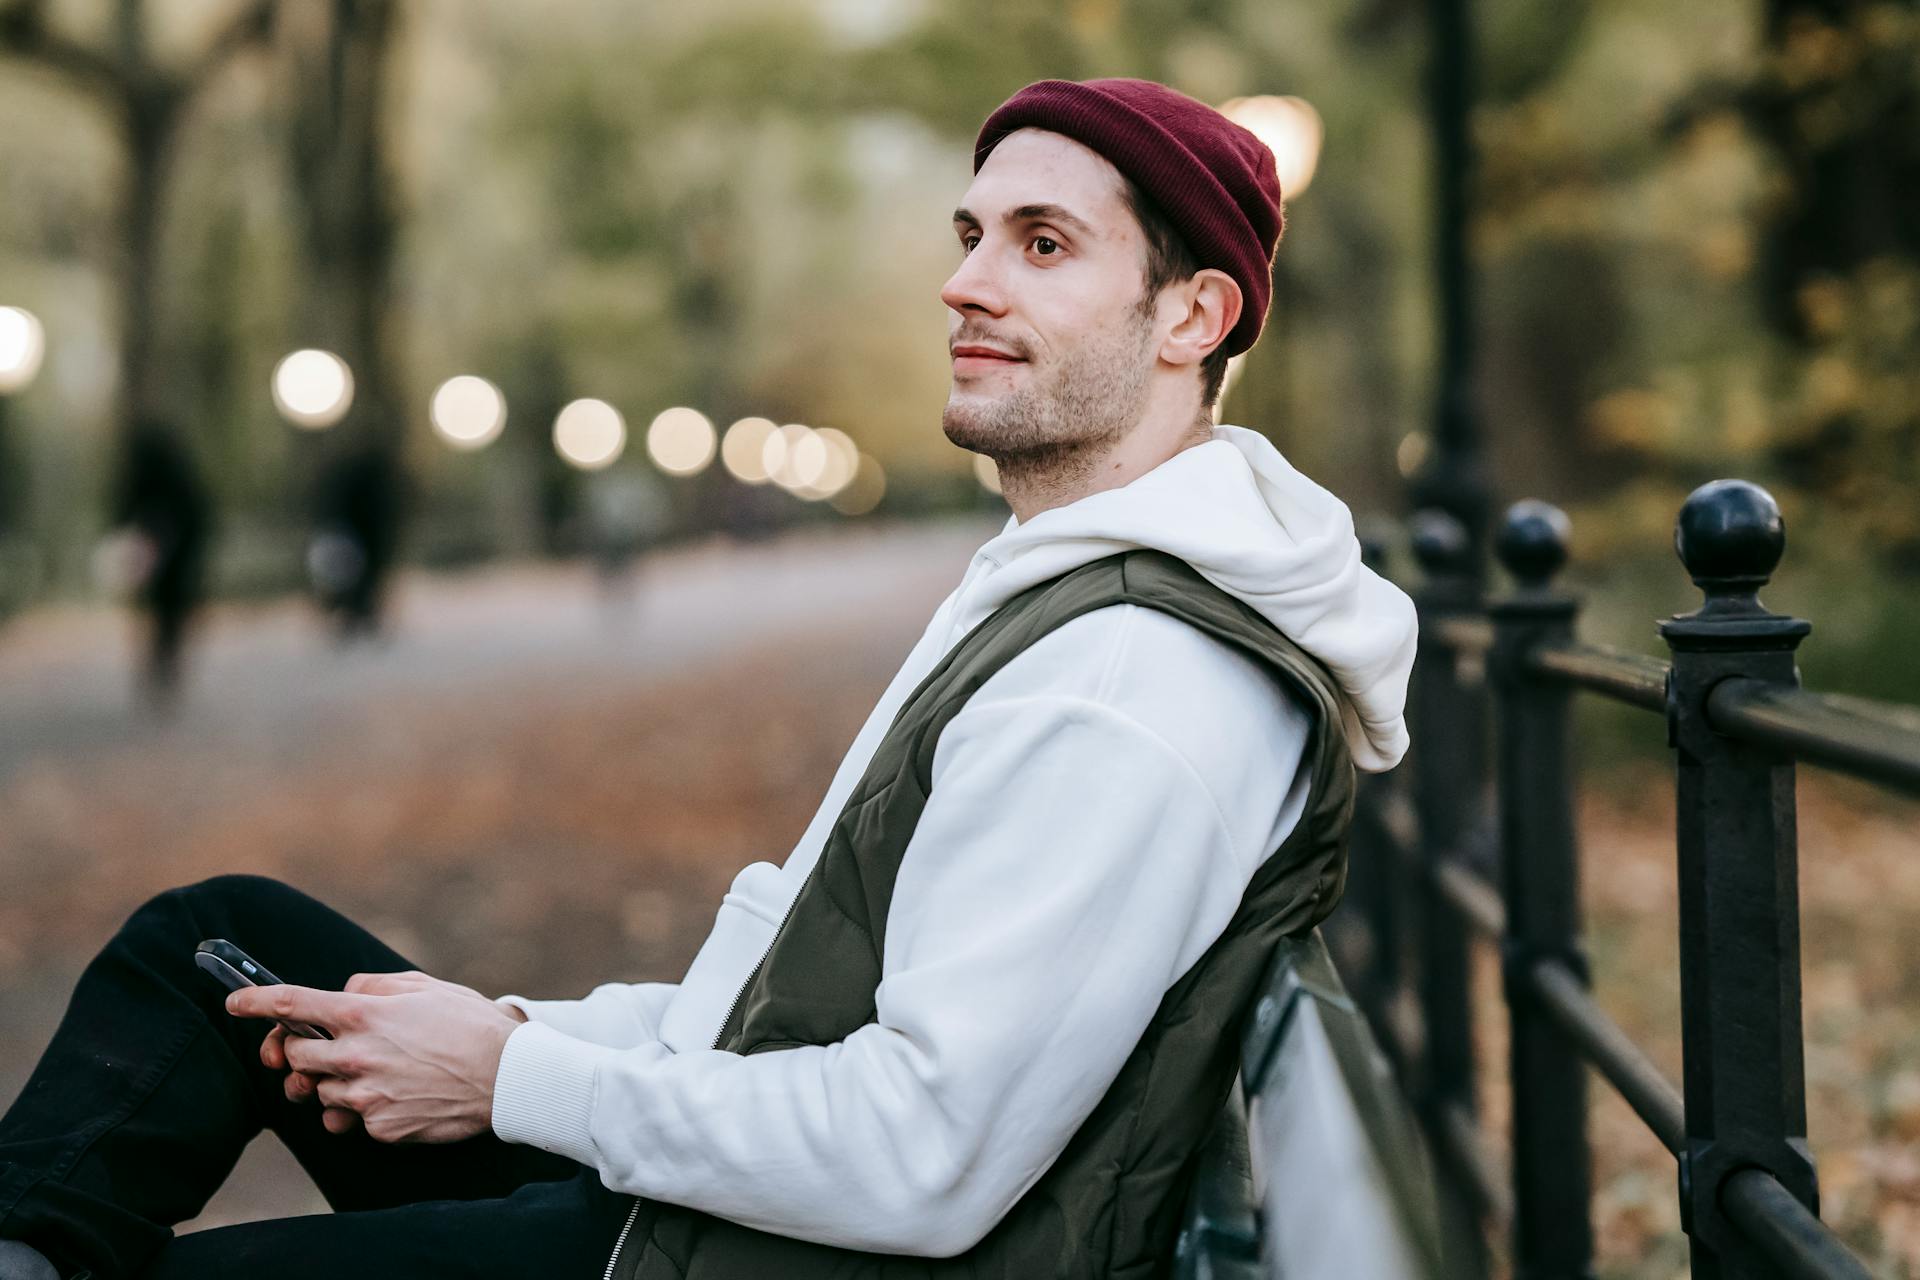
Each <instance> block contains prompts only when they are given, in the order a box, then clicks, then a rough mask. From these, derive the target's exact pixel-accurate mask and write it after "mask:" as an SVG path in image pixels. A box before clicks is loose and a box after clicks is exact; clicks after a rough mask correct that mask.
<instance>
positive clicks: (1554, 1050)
mask: <svg viewBox="0 0 1920 1280" xmlns="http://www.w3.org/2000/svg"><path fill="white" fill-rule="evenodd" d="M1412 533H1413V549H1414V554H1415V557H1416V558H1417V559H1418V561H1419V563H1420V565H1421V568H1422V570H1423V572H1424V575H1425V582H1424V585H1423V586H1422V587H1421V588H1420V589H1419V590H1418V591H1417V593H1416V599H1417V601H1418V604H1419V607H1420V614H1421V641H1420V644H1421V648H1420V654H1419V658H1418V660H1417V662H1416V665H1415V672H1414V685H1413V688H1412V690H1411V691H1410V709H1409V723H1410V725H1411V726H1412V733H1413V739H1414V747H1413V751H1412V754H1411V756H1410V759H1409V761H1408V767H1406V768H1402V769H1400V770H1396V771H1395V772H1394V773H1392V774H1388V775H1383V776H1381V777H1376V778H1368V779H1366V780H1365V781H1366V784H1367V785H1366V786H1364V787H1363V791H1362V797H1361V804H1360V809H1359V811H1358V813H1357V815H1356V824H1355V831H1354V840H1355V847H1354V866H1355V875H1354V878H1353V881H1352V882H1351V883H1350V885H1349V889H1348V901H1349V906H1348V907H1346V908H1345V909H1343V911H1342V913H1341V915H1342V916H1344V917H1346V918H1347V919H1346V921H1345V924H1346V929H1345V932H1344V936H1343V935H1342V934H1340V933H1336V934H1335V936H1334V938H1333V941H1334V943H1335V952H1336V955H1338V956H1339V957H1340V959H1341V961H1342V965H1343V969H1344V971H1345V973H1346V976H1347V978H1348V984H1349V986H1350V988H1351V989H1352V990H1353V991H1354V993H1355V995H1356V997H1357V998H1358V999H1359V1001H1360V1003H1361V1004H1362V1006H1363V1007H1364V1008H1365V1009H1366V1010H1367V1012H1368V1015H1369V1017H1370V1019H1371V1021H1372V1022H1373V1024H1374V1026H1375V1028H1376V1032H1377V1033H1378V1036H1379V1039H1380V1041H1381V1042H1382V1044H1383V1045H1384V1046H1386V1049H1387V1052H1388V1054H1389V1056H1390V1057H1392V1058H1393V1059H1394V1061H1395V1065H1396V1068H1397V1069H1398V1072H1399V1075H1400V1078H1401V1080H1402V1081H1403V1083H1404V1084H1405V1086H1406V1087H1407V1089H1408V1091H1409V1093H1410V1095H1411V1096H1412V1098H1413V1101H1414V1105H1415V1108H1416V1111H1417V1113H1418V1114H1419V1116H1420V1118H1421V1123H1422V1127H1423V1128H1424V1130H1425V1132H1426V1134H1427V1137H1428V1141H1429V1143H1430V1145H1431V1147H1432V1149H1433V1152H1434V1155H1435V1163H1436V1165H1437V1167H1438V1171H1439V1177H1440V1181H1441V1184H1442V1192H1443V1197H1444V1199H1445V1201H1446V1202H1447V1207H1448V1209H1449V1213H1448V1216H1449V1219H1450V1222H1451V1227H1452V1230H1451V1231H1450V1232H1449V1233H1448V1240H1449V1243H1448V1248H1449V1251H1450V1254H1451V1256H1450V1258H1449V1261H1448V1274H1449V1275H1459V1276H1473V1275H1480V1274H1484V1273H1485V1271H1486V1269H1487V1265H1488V1264H1487V1255H1486V1249H1487V1241H1488V1240H1489V1238H1504V1239H1506V1240H1507V1241H1508V1245H1509V1249H1510V1252H1511V1256H1512V1263H1513V1270H1514V1273H1515V1274H1516V1275H1519V1276H1525V1277H1529V1278H1530V1280H1549V1278H1559V1277H1566V1278H1568V1280H1572V1278H1575V1277H1583V1276H1588V1275H1590V1274H1591V1258H1592V1231H1591V1225H1590V1213H1589V1203H1590V1195H1591V1187H1590V1185H1589V1176H1590V1173H1589V1153H1588V1147H1587V1098H1586V1089H1587V1072H1588V1070H1589V1068H1591V1069H1592V1070H1593V1071H1595V1072H1597V1073H1598V1074H1599V1076H1600V1077H1601V1079H1602V1080H1604V1081H1605V1082H1606V1083H1607V1084H1609V1085H1610V1086H1612V1087H1613V1088H1614V1089H1616V1090H1618V1091H1619V1093H1620V1094H1621V1096H1622V1097H1624V1098H1625V1100H1626V1101H1627V1103H1628V1104H1629V1105H1631V1107H1632V1108H1633V1110H1634V1111H1635V1112H1636V1113H1637V1114H1638V1115H1639V1117H1640V1118H1641V1120H1643V1121H1644V1122H1645V1123H1646V1125H1647V1126H1648V1128H1649V1129H1651V1130H1652V1132H1653V1133H1654V1135H1655V1136H1656V1137H1657V1138H1658V1139H1659V1140H1660V1141H1661V1142H1662V1143H1663V1144H1664V1145H1665V1146H1666V1147H1667V1149H1668V1150H1670V1151H1671V1152H1673V1154H1674V1156H1675V1157H1676V1160H1677V1163H1678V1169H1677V1176H1678V1194H1679V1198H1680V1205H1681V1222H1682V1226H1683V1227H1684V1229H1685V1230H1686V1232H1687V1235H1688V1237H1689V1241H1690V1244H1691V1250H1692V1264H1693V1268H1692V1269H1693V1274H1694V1275H1695V1276H1698V1277H1712V1278H1714V1280H1720V1278H1723V1277H1724V1278H1727V1280H1731V1278H1732V1277H1775V1276H1788V1277H1802V1276H1808V1277H1812V1276H1818V1277H1836V1276H1845V1277H1865V1276H1866V1275H1867V1274H1868V1273H1867V1271H1866V1269H1865V1267H1864V1266H1863V1265H1862V1264H1861V1263H1860V1262H1859V1261H1858V1260H1857V1259H1856V1258H1855V1257H1854V1256H1853V1255H1852V1254H1851V1253H1849V1252H1848V1251H1847V1250H1846V1249H1845V1248H1844V1247H1843V1246H1842V1245H1841V1244H1840V1243H1839V1242H1838V1241H1837V1240H1836V1239H1835V1237H1834V1236H1833V1234H1832V1233H1831V1232H1830V1231H1829V1230H1828V1229H1827V1227H1826V1226H1825V1225H1824V1224H1822V1223H1821V1222H1820V1220H1819V1216H1818V1215H1819V1193H1818V1184H1817V1181H1816V1178H1815V1172H1814V1162H1813V1159H1812V1155H1811V1153H1810V1151H1809V1148H1808V1145H1807V1134H1806V1127H1807V1125H1806V1101H1805V1081H1804V1072H1803V1064H1802V1037H1801V1020H1800V941H1799V932H1800V930H1799V919H1800V915H1799V901H1798V871H1797V865H1796V860H1797V854H1796V844H1795V841H1796V823H1795V810H1794V767H1795V763H1796V761H1800V760H1804V761H1807V762H1809V763H1817V764H1820V765H1824V766H1827V767H1829V768H1832V769H1836V770H1839V771H1841V772H1845V773H1848V774H1851V775H1853V776H1856V777H1859V778H1864V779H1868V780H1871V781H1873V782H1875V783H1877V784H1880V785H1881V786H1883V787H1886V788H1890V789H1893V790H1897V791H1902V792H1905V793H1908V794H1920V732H1916V731H1915V730H1914V729H1913V728H1912V727H1911V723H1910V722H1909V723H1906V724H1903V723H1900V721H1899V717H1898V716H1897V715H1895V714H1893V713H1892V709H1889V708H1884V707H1876V706H1875V705H1874V704H1870V703H1864V702H1862V701H1860V700H1857V699H1836V698H1832V697H1823V696H1821V695H1819V694H1815V693H1810V692H1807V691H1806V690H1803V689H1802V688H1800V685H1799V674H1798V671H1797V669H1796V667H1795V665H1794V652H1795V649H1796V646H1798V644H1799V643H1800V641H1801V639H1802V638H1804V637H1805V636H1806V635H1807V633H1808V631H1809V625H1808V623H1806V622H1804V621H1802V620H1800V619H1797V618H1791V617H1785V616H1781V615H1778V614H1774V613H1772V612H1770V611H1769V610H1768V609H1767V608H1766V607H1765V606H1764V605H1762V604H1761V602H1760V600H1759V598H1758V591H1759V589H1760V588H1761V587H1762V586H1763V585H1764V584H1765V583H1766V582H1767V580H1768V578H1769V576H1770V575H1771V574H1772V572H1773V570H1774V568H1775V566H1776V565H1777V564H1778V563H1779V560H1780V556H1781V554H1782V552H1783V551H1784V549H1785V537H1784V531H1783V528H1782V524H1781V520H1780V514H1779V510H1778V508H1777V507H1776V506H1775V504H1774V502H1773V499H1772V498H1771V497H1770V496H1769V495H1768V494H1767V493H1766V492H1765V491H1764V490H1762V489H1761V488H1759V487H1758V486H1756V485H1752V484H1748V483H1746V482H1743V481H1738V480H1721V481H1716V482H1714V483H1712V484H1709V485H1705V486H1703V487H1702V488H1700V489H1698V490H1696V491H1695V492H1694V493H1693V495H1692V496H1691V497H1690V498H1688V500H1687V502H1686V505H1685V506H1684V507H1683V508H1682V510H1681V512H1680V517H1679V522H1678V526H1677V529H1676V532H1675V545H1676V548H1677V550H1678V551H1679V554H1680V558H1681V560H1682V562H1683V563H1684V564H1685V565H1686V569H1687V572H1688V573H1689V575H1691V577H1692V579H1693V581H1694V583H1695V584H1696V585H1697V586H1698V587H1699V588H1700V589H1701V591H1702V592H1703V593H1704V594H1705V602H1704V604H1703V605H1702V607H1701V608H1700V609H1698V610H1697V611H1695V612H1693V613H1689V614H1683V615H1681V616H1678V617H1674V618H1670V619H1668V620H1666V621H1665V622H1663V623H1661V624H1660V633H1661V635H1662V636H1663V637H1664V638H1665V640H1666V642H1667V646H1668V648H1669V650H1670V660H1669V661H1661V660H1659V659H1657V658H1653V657H1649V656H1643V655H1638V654H1631V653H1623V652H1619V651H1615V650H1612V649H1607V648H1604V647H1601V646H1597V645H1591V644H1584V643H1582V642H1580V641H1579V639H1578V638H1577V629H1576V619H1577V614H1578V605H1577V604H1576V602H1575V601H1574V600H1573V599H1572V598H1571V597H1569V596H1567V595H1565V594H1562V593H1561V592H1559V591H1558V590H1556V588H1555V586H1554V581H1553V579H1554V575H1555V574H1556V572H1557V571H1558V570H1559V568H1560V567H1561V565H1562V564H1563V562H1564V561H1565V558H1566V540H1567V521H1566V517H1565V516H1564V515H1562V514H1561V513H1560V512H1559V511H1558V510H1556V509H1555V508H1553V507H1550V506H1547V505H1546V504H1544V503H1539V502H1522V503H1519V504H1516V505H1515V506H1514V507H1513V508H1512V509H1511V510H1509V511H1508V513H1507V515H1506V519H1505V522H1504V524H1503V526H1502V528H1501V529H1500V531H1499V534H1498V540H1497V546H1496V549H1497V553H1498V556H1499V558H1500V560H1501V562H1502V564H1503V565H1504V566H1505V568H1506V569H1507V571H1508V573H1509V574H1510V575H1511V576H1512V578H1513V580H1514V583H1515V586H1514V588H1513V589H1512V591H1511V592H1510V593H1508V594H1507V595H1505V596H1503V597H1501V598H1498V599H1495V600H1493V601H1491V602H1486V601H1483V600H1481V599H1480V598H1479V593H1478V591H1477V589H1476V588H1475V586H1474V585H1473V584H1474V582H1475V575H1474V573H1473V567H1474V566H1473V565H1472V563H1471V558H1470V556H1471V553H1470V551H1469V546H1468V540H1467V538H1466V536H1465V534H1464V532H1463V531H1462V530H1461V528H1460V527H1459V526H1458V525H1457V524H1456V523H1455V522H1454V521H1453V520H1452V519H1451V518H1450V517H1447V516H1443V515H1438V514H1433V513H1429V514H1425V515H1423V516H1421V517H1419V518H1417V519H1416V521H1415V522H1414V527H1413V530H1412ZM1581 690H1584V691H1587V692H1591V693H1597V694H1599V695H1601V696H1602V697H1606V698H1611V699H1615V700H1617V701H1620V702H1624V703H1627V704H1629V705H1631V706H1636V707H1641V708H1644V709H1646V710H1648V711H1652V712H1654V713H1656V714H1658V715H1660V716H1661V717H1662V718H1663V719H1664V720H1665V722H1666V738H1667V744H1668V746H1669V747H1670V748H1672V750H1673V751H1674V755H1675V763H1676V788H1677V795H1676V798H1677V833H1676V852H1677V860H1678V885H1679V928H1680V951H1679V955H1680V995H1681V1008H1682V1019H1683V1026H1682V1029H1681V1042H1682V1053H1683V1058H1684V1068H1683V1081H1682V1086H1681V1087H1680V1088H1677V1089H1676V1088H1675V1087H1674V1086H1673V1085H1672V1084H1671V1083H1669V1081H1668V1080H1667V1079H1666V1078H1665V1076H1664V1075H1663V1074H1662V1073H1661V1071H1660V1070H1659V1069H1658V1068H1657V1067H1656V1066H1655V1065H1654V1064H1653V1063H1652V1062H1651V1061H1650V1060H1649V1059H1648V1058H1647V1057H1646V1055H1645V1054H1644V1053H1643V1052H1642V1051H1641V1050H1640V1049H1639V1048H1638V1047H1637V1046H1636V1045H1635V1044H1634V1043H1633V1041H1632V1040H1630V1039H1629V1038H1628V1037H1627V1035H1626V1034H1625V1033H1624V1032H1623V1031H1622V1030H1621V1028H1620V1027H1619V1026H1618V1025H1617V1024H1616V1023H1615V1022H1614V1021H1613V1020H1612V1019H1611V1018H1609V1017H1608V1015H1607V1014H1606V1013H1605V1012H1604V1011H1603V1010H1602V1009H1601V1008H1600V1007H1599V1005H1598V1004H1596V1003H1595V1001H1594V1000H1593V998H1592V996H1591V995H1590V994H1589V991H1588V976H1587V967H1586V960H1585V957H1584V954H1583V951H1582V946H1581V940H1580V938H1581V929H1580V909H1579V895H1578V878H1579V877H1578V871H1579V851H1578V845H1577V842H1576V839H1575V824H1574V786H1575V778H1574V771H1573V768H1572V760H1571V757H1570V754H1569V742H1568V738H1569V716H1568V712H1569V704H1570V701H1571V696H1572V695H1573V693H1575V692H1576V691H1581ZM1476 939H1482V940H1485V941H1486V942H1489V943H1491V944H1492V945H1494V946H1496V947H1497V948H1498V949H1499V956H1500V961H1501V968H1502V974H1503V989H1504V993H1505V1001H1506V1005H1507V1009H1508V1015H1509V1018H1510V1036H1509V1062H1508V1064H1507V1075H1508V1080H1509V1083H1510V1087H1511V1090H1512V1131H1511V1142H1510V1155H1507V1156H1503V1155H1501V1154H1499V1153H1496V1152H1495V1151H1494V1150H1493V1149H1492V1145H1491V1144H1490V1143H1489V1142H1488V1141H1487V1140H1486V1139H1485V1137H1484V1136H1483V1134H1482V1130H1481V1128H1480V1126H1479V1124H1478V1120H1477V1115H1476V1104H1475V1080H1474V1073H1475V1069H1476V1064H1475V1055H1474V1044H1473V1037H1472V1014H1473V1010H1472V1003H1471V1001H1472V996H1471V986H1470V982H1469V977H1470V963H1469V962H1470V947H1471V946H1473V945H1474V942H1475V940H1476Z"/></svg>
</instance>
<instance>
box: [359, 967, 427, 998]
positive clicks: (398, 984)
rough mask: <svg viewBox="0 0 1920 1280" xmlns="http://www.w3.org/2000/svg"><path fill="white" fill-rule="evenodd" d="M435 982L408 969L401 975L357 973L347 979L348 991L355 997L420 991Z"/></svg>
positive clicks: (418, 972) (422, 974)
mask: <svg viewBox="0 0 1920 1280" xmlns="http://www.w3.org/2000/svg"><path fill="white" fill-rule="evenodd" d="M433 981H434V980H433V979H432V978H430V977H428V976H427V975H426V974H424V973H422V972H420V971H419V970H418V969H407V970H403V971H402V972H400V973H356V974H354V975H353V976H352V977H351V978H348V979H347V986H346V990H348V991H349V992H351V993H353V994H354V995H367V996H381V995H391V994H392V993H394V992H396V991H418V990H419V989H420V988H421V987H424V986H431V985H432V984H433Z"/></svg>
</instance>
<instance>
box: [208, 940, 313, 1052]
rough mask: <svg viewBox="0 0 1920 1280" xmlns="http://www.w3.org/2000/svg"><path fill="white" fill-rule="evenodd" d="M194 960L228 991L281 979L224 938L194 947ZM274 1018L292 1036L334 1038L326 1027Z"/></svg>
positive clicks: (274, 982)
mask: <svg viewBox="0 0 1920 1280" xmlns="http://www.w3.org/2000/svg"><path fill="white" fill-rule="evenodd" d="M193 962H194V963H195V964H197V965H199V966H200V967H201V968H202V969H204V970H205V971H206V972H207V973H209V974H211V975H212V976H213V978H214V980H215V981H217V982H218V983H219V984H220V985H221V986H223V987H225V988H226V989H227V990H229V991H238V990H239V989H240V988H242V987H271V986H274V985H276V984H278V983H279V981H280V979H278V978H276V977H274V976H273V973H272V971H271V970H269V969H268V968H267V966H265V965H263V964H261V963H260V962H259V961H258V960H255V959H254V958H253V957H252V956H250V955H248V954H247V953H246V952H244V951H242V950H241V949H240V948H238V947H236V946H234V945H233V944H232V943H231V942H228V941H227V940H226V939H225V938H208V939H207V940H206V941H205V942H203V943H201V944H200V945H199V946H197V947H195V948H194V949H193ZM275 1021H276V1022H278V1023H279V1024H280V1025H281V1026H283V1027H285V1028H286V1029H287V1034H289V1035H296V1036H305V1037H306V1038H307V1039H309V1040H331V1039H333V1036H332V1035H330V1034H328V1032H327V1029H326V1028H325V1027H316V1026H312V1025H310V1024H308V1023H305V1022H292V1021H289V1020H288V1019H286V1018H276V1019H275Z"/></svg>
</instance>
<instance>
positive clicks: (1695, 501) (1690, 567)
mask: <svg viewBox="0 0 1920 1280" xmlns="http://www.w3.org/2000/svg"><path fill="white" fill-rule="evenodd" d="M1673 549H1674V550H1675V551H1677V552H1679V553H1680V563H1681V564H1684V565H1685V566H1687V575H1688V576H1689V577H1691V578H1692V579H1693V581H1694V583H1695V584H1696V585H1697V586H1699V588H1700V589H1701V590H1702V591H1705V592H1706V593H1707V595H1708V596H1709V597H1713V596H1730V595H1736V594H1738V595H1751V594H1753V593H1754V592H1755V591H1758V590H1759V589H1760V588H1761V587H1762V586H1763V585H1765V583H1766V581H1767V579H1768V578H1769V577H1771V576H1772V574H1773V570H1774V567H1775V566H1776V565H1778V564H1779V563H1780V556H1781V555H1782V553H1784V552H1785V551H1786V549H1787V527H1786V524H1785V523H1784V522H1783V521H1782V520H1781V519H1780V505H1779V504H1778V503H1776V502H1775V501H1774V500H1773V495H1772V494H1770V493H1768V492H1767V491H1766V490H1765V489H1762V488H1761V487H1760V486H1759V485H1757V484H1754V483H1752V482H1751V481H1748V480H1714V481H1711V482H1709V483H1707V484H1703V485H1701V486H1700V487H1699V488H1698V489H1695V490H1694V491H1693V492H1692V493H1690V494H1688V495H1687V500H1686V502H1685V503H1684V504H1683V505H1682V506H1681V508H1680V518H1679V520H1677V521H1675V522H1674V526H1673Z"/></svg>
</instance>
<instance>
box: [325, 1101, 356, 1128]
mask: <svg viewBox="0 0 1920 1280" xmlns="http://www.w3.org/2000/svg"><path fill="white" fill-rule="evenodd" d="M320 1123H321V1124H322V1125H323V1126H325V1128H326V1130H327V1132H328V1133H351V1132H353V1131H354V1130H355V1129H356V1128H358V1127H359V1125H360V1117H359V1115H358V1114H357V1113H355V1112H352V1111H348V1110H347V1109H346V1108H345V1107H328V1108H327V1109H326V1110H325V1111H322V1112H321V1113H320Z"/></svg>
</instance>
